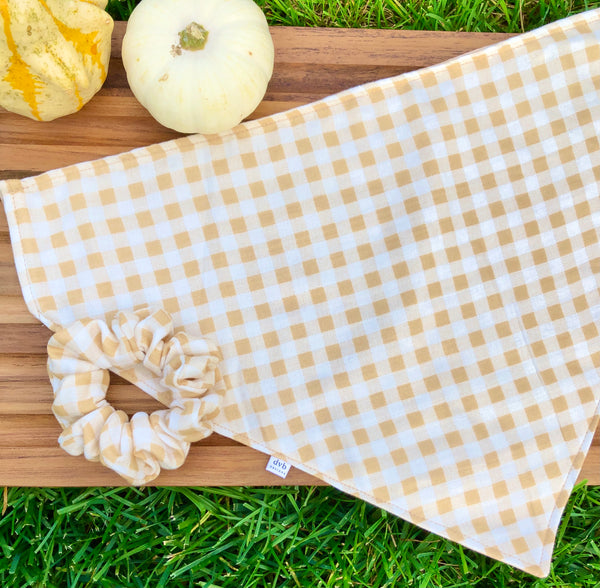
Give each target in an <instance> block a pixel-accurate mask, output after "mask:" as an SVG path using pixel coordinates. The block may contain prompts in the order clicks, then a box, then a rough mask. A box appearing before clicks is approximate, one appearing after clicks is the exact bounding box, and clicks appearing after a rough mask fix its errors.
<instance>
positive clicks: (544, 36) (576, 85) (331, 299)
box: [1, 11, 600, 576]
mask: <svg viewBox="0 0 600 588" xmlns="http://www.w3.org/2000/svg"><path fill="white" fill-rule="evenodd" d="M598 121H600V12H598V11H592V12H588V13H586V14H583V15H579V16H575V17H572V18H570V19H568V20H565V21H562V22H559V23H555V24H552V25H549V26H547V27H545V28H543V29H538V30H537V31H535V32H532V33H527V34H525V35H522V36H519V37H516V38H513V39H510V40H508V41H506V42H504V43H502V44H499V45H496V46H494V47H490V48H486V49H484V50H481V51H478V52H475V53H471V54H469V55H466V56H462V57H460V58H458V59H456V60H453V61H449V62H446V63H444V64H441V65H437V66H434V67H431V68H427V69H423V70H420V71H417V72H413V73H409V74H406V75H403V76H400V77H397V78H393V79H389V80H385V81H380V82H376V83H372V84H369V85H366V86H362V87H359V88H355V89H352V90H350V91H347V92H344V93H342V94H339V95H336V96H333V97H330V98H328V99H325V100H323V101H320V102H317V103H314V104H311V105H307V106H304V107H301V108H298V109H295V110H292V111H289V112H286V113H283V114H278V115H275V116H273V117H268V118H264V119H261V120H257V121H253V122H249V123H245V124H243V125H240V126H238V127H236V128H235V129H233V130H232V131H231V132H228V133H224V134H221V135H213V136H206V137H201V136H193V137H186V138H181V139H177V140H175V141H172V142H167V143H163V144H159V145H153V146H150V147H147V148H142V149H138V150H135V151H132V152H128V153H125V154H122V155H119V156H115V157H109V158H106V159H102V160H99V161H95V162H91V163H84V164H81V165H76V166H72V167H68V168H65V169H60V170H56V171H52V172H50V173H46V174H43V175H40V176H37V177H35V178H29V179H25V180H22V181H9V182H7V183H4V184H2V186H1V191H2V193H3V194H4V204H5V208H6V211H7V215H8V219H9V224H10V229H11V238H12V242H13V247H14V252H15V258H16V264H17V268H18V272H19V275H20V279H21V282H22V288H23V293H24V296H25V299H26V301H27V303H28V305H29V307H30V309H31V311H32V312H33V313H34V314H35V316H37V317H38V318H40V320H42V321H43V322H44V323H45V324H47V325H49V326H50V327H51V328H52V329H58V328H67V329H69V326H70V325H71V324H72V323H74V322H76V321H80V320H86V319H97V320H103V321H104V320H108V319H107V317H109V316H111V315H112V313H115V312H117V311H121V310H128V309H140V308H146V307H161V308H163V309H164V310H165V311H167V312H168V313H170V315H171V316H172V319H173V324H174V328H175V329H182V330H185V332H186V333H187V334H188V335H189V336H190V337H203V338H208V339H210V340H212V341H213V342H214V343H215V344H216V345H217V346H218V347H219V349H220V350H221V353H222V356H223V360H222V362H221V364H220V370H221V373H222V377H223V382H224V385H225V388H226V391H225V394H224V397H223V401H222V409H221V412H220V413H219V415H218V416H217V417H215V419H214V420H213V428H214V430H216V431H218V432H219V433H221V434H224V435H227V436H230V437H232V438H234V439H237V440H239V441H241V442H243V443H247V444H248V445H250V446H252V447H255V448H257V449H259V450H261V451H264V452H269V453H271V454H274V455H276V456H278V457H281V458H283V459H285V460H287V461H289V462H291V463H292V464H293V465H296V466H297V467H299V468H302V469H304V470H306V471H308V472H311V473H312V474H314V475H316V476H318V477H320V478H322V479H324V480H326V481H328V482H330V483H331V484H333V485H335V486H336V487H338V488H340V489H342V490H344V491H346V492H348V493H350V494H352V495H355V496H358V497H361V498H363V499H365V500H367V501H369V502H372V503H374V504H376V505H379V506H381V507H382V508H385V509H387V510H389V511H390V512H392V513H395V514H397V515H399V516H401V517H404V518H406V519H407V520H409V521H412V522H414V523H416V524H418V525H421V526H422V527H424V528H426V529H429V530H431V531H434V532H436V533H439V534H440V535H443V536H445V537H449V538H450V539H452V540H455V541H458V542H460V543H462V544H463V545H465V546H467V547H470V548H472V549H475V550H478V551H481V552H483V553H485V554H487V555H489V556H491V557H493V558H497V559H499V560H502V561H504V562H507V563H510V564H512V565H515V566H517V567H520V568H523V569H525V570H527V571H528V572H530V573H532V574H535V575H540V576H543V575H545V574H547V573H548V571H549V566H550V558H551V552H552V545H553V540H554V536H555V533H556V529H557V526H558V523H559V519H560V515H561V512H562V509H563V508H564V506H565V504H566V501H567V498H568V496H569V492H570V490H571V488H572V486H573V484H574V482H575V480H576V477H577V474H578V472H579V471H580V469H581V465H582V463H583V459H584V455H585V452H586V451H587V448H588V447H589V445H590V442H591V438H592V434H593V431H594V429H595V426H596V424H597V423H598V401H599V396H600V381H599V375H600V372H599V370H598V367H599V365H600V335H599V332H598V326H597V325H598V324H599V321H598V319H599V318H600V295H599V289H598V273H599V271H600V247H599V242H598V239H599V225H600V194H599V192H600V181H599V180H600V166H599V163H600V141H599V139H598V137H599V136H600V123H599V122H598ZM116 371H119V370H118V369H117V370H116ZM128 376H129V377H130V379H131V380H132V381H134V382H135V383H137V384H138V385H139V386H140V387H141V388H142V389H145V390H147V391H149V392H151V393H153V394H158V393H159V392H161V390H162V388H161V384H160V382H157V381H156V379H155V378H154V379H152V378H148V374H145V373H144V372H143V371H142V370H139V369H138V370H133V371H131V370H130V371H129V373H128Z"/></svg>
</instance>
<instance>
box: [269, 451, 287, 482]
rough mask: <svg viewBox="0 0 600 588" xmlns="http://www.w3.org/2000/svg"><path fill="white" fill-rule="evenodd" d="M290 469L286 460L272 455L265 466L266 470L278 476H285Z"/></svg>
mask: <svg viewBox="0 0 600 588" xmlns="http://www.w3.org/2000/svg"><path fill="white" fill-rule="evenodd" d="M291 469H292V466H291V465H290V464H289V463H287V461H283V460H282V459H279V458H277V457H274V456H273V455H272V456H271V457H270V458H269V463H268V464H267V468H266V470H267V472H271V473H272V474H275V475H276V476H279V477H280V478H285V477H286V476H287V475H288V472H289V471H290V470H291Z"/></svg>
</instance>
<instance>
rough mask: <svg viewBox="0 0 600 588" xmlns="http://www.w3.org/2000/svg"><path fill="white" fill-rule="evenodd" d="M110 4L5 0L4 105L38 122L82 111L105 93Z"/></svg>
mask: <svg viewBox="0 0 600 588" xmlns="http://www.w3.org/2000/svg"><path fill="white" fill-rule="evenodd" d="M106 4H107V0H0V106H2V107H4V108H5V109H7V110H10V111H12V112H16V113H18V114H22V115H24V116H28V117H29V118H33V119H35V120H53V119H55V118H58V117H60V116H65V115H67V114H71V113H73V112H76V111H77V110H79V109H80V108H81V107H82V106H83V105H84V104H85V103H86V102H88V101H89V100H90V99H91V98H92V96H94V94H96V92H98V90H99V89H100V88H101V86H102V84H103V83H104V80H105V79H106V73H107V69H108V62H109V59H110V49H111V33H112V29H113V21H112V19H111V18H110V16H109V15H108V14H107V13H106V12H105V11H104V8H105V7H106Z"/></svg>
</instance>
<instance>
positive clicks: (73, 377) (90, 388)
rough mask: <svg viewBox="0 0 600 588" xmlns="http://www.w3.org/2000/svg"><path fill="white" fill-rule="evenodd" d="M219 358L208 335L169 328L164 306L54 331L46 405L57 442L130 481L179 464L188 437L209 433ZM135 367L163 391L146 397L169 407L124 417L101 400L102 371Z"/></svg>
mask: <svg viewBox="0 0 600 588" xmlns="http://www.w3.org/2000/svg"><path fill="white" fill-rule="evenodd" d="M220 359H221V357H220V353H219V350H218V348H217V346H216V345H215V344H214V343H213V342H211V341H210V340H208V339H204V338H191V337H189V336H188V335H187V334H186V333H185V332H183V331H179V332H176V333H175V332H174V330H173V323H172V320H171V317H170V315H169V314H168V313H167V312H165V311H164V310H154V311H152V310H149V309H144V310H139V311H135V312H133V311H130V312H125V311H123V312H119V313H117V314H116V315H115V316H114V318H113V319H112V321H110V325H109V324H107V323H106V322H104V321H102V320H99V319H87V320H80V321H76V322H74V323H72V324H70V325H69V326H67V327H65V328H63V329H61V330H59V331H57V332H56V333H55V334H54V335H53V336H52V337H51V339H50V341H49V342H48V373H49V376H50V381H51V383H52V388H53V390H54V403H53V405H52V411H53V413H54V415H55V416H56V418H57V420H58V421H59V423H60V424H61V426H62V428H63V432H62V434H61V435H60V437H59V440H58V441H59V444H60V446H61V447H62V448H63V449H64V450H65V451H67V453H69V454H71V455H82V454H83V455H84V456H85V457H86V459H88V460H90V461H100V462H101V463H102V464H103V465H105V466H107V467H108V468H110V469H112V470H114V471H115V472H117V473H118V474H119V475H121V476H122V477H123V478H125V479H126V480H127V481H128V482H129V483H130V484H133V485H141V484H145V483H147V482H149V481H151V480H153V479H154V478H156V477H157V476H158V474H159V473H160V470H161V468H165V469H175V468H177V467H179V466H180V465H181V464H182V463H183V462H184V461H185V458H186V456H187V454H188V451H189V447H190V443H191V442H193V441H198V440H200V439H203V438H204V437H207V436H208V435H210V434H211V433H212V429H211V428H210V424H209V423H210V420H211V419H213V418H214V417H215V416H216V415H217V414H218V412H219V404H220V400H221V395H222V391H223V390H222V388H223V386H222V380H221V379H220V375H219V371H218V363H219V361H220ZM140 366H143V368H145V369H147V370H149V371H150V372H151V373H152V375H153V376H154V377H156V378H158V379H159V381H160V385H161V386H162V388H163V391H157V393H156V394H152V396H154V397H155V398H156V399H157V400H159V401H160V402H162V403H163V404H165V405H166V406H168V407H169V408H168V409H166V410H157V411H155V412H153V413H151V414H150V415H148V414H146V413H143V412H138V413H136V414H134V415H133V416H132V417H131V420H130V419H129V417H128V416H127V414H126V413H125V412H123V411H121V410H116V409H115V408H113V407H112V406H111V405H110V404H109V403H108V401H107V400H106V391H107V389H108V385H109V381H110V375H109V372H108V370H109V369H112V370H114V371H118V372H119V373H121V374H123V372H126V371H127V370H130V369H134V368H139V367H140Z"/></svg>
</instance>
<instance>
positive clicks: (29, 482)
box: [0, 22, 600, 487]
mask: <svg viewBox="0 0 600 588" xmlns="http://www.w3.org/2000/svg"><path fill="white" fill-rule="evenodd" d="M124 31H125V23H122V22H119V23H116V26H115V31H114V34H113V54H112V59H111V63H110V69H109V75H108V79H107V80H106V83H105V85H104V87H103V88H102V90H101V91H100V93H99V94H98V95H97V96H95V97H94V99H93V100H92V101H91V102H90V103H89V104H87V105H86V106H85V107H84V108H83V109H82V110H81V111H80V112H78V113H77V114H74V115H71V116H69V117H65V118H62V119H59V120H57V121H53V122H49V123H40V122H35V121H31V120H29V119H26V118H23V117H19V116H16V115H14V114H11V113H8V112H6V111H4V110H2V109H0V178H2V179H5V178H22V177H26V176H30V175H34V174H36V173H40V172H43V171H47V170H49V169H52V168H56V167H61V166H64V165H69V164H72V163H77V162H80V161H85V160H88V159H95V158H99V157H103V156H106V155H110V154H114V153H119V152H122V151H126V150H129V149H132V148H134V147H140V146H144V145H149V144H151V143H155V142H159V141H165V140H168V139H172V138H174V137H177V136H178V134H177V133H175V132H174V131H170V130H169V129H166V128H164V127H161V126H160V125H159V124H158V123H156V122H155V121H154V120H153V119H152V118H151V117H150V115H149V114H148V113H147V112H146V111H145V110H144V109H143V108H142V107H141V106H140V105H139V103H138V102H137V101H136V99H135V98H134V97H133V95H132V94H131V92H130V90H129V88H128V85H127V78H126V75H125V71H124V69H123V64H122V62H121V55H120V48H121V41H122V38H123V34H124ZM271 32H272V35H273V40H274V43H275V71H274V74H273V78H272V80H271V83H270V84H269V88H268V90H267V94H266V96H265V98H264V100H263V102H262V103H261V104H260V106H259V107H258V109H257V110H256V111H255V112H254V113H253V115H252V117H251V118H257V117H261V116H264V115H268V114H272V113H274V112H278V111H282V110H286V109H288V108H292V107H295V106H298V105H301V104H305V103H308V102H311V101H314V100H317V99H320V98H323V97H325V96H328V95H330V94H333V93H335V92H339V91H341V90H344V89H346V88H349V87H352V86H355V85H358V84H361V83H364V82H369V81H373V80H377V79H381V78H384V77H389V76H394V75H398V74H402V73H404V72H407V71H410V70H414V69H417V68H421V67H426V66H428V65H432V64H434V63H438V62H441V61H444V60H446V59H449V58H452V57H455V56H457V55H460V54H463V53H466V52H469V51H472V50H475V49H478V48H480V47H483V46H485V45H489V44H492V43H496V42H498V41H501V40H503V39H505V38H507V37H508V35H501V34H472V33H468V34H467V33H432V32H418V31H373V30H355V29H352V30H346V29H306V28H293V27H275V28H272V29H271ZM0 332H1V333H2V335H1V336H0V485H7V486H38V487H39V486H115V485H122V484H123V481H122V479H121V478H120V477H118V476H117V475H116V474H114V473H112V472H111V471H109V470H107V469H106V468H104V467H102V466H100V465H99V464H94V463H90V462H87V461H86V460H85V459H84V458H83V457H70V456H68V455H67V454H66V453H65V452H63V451H62V449H60V448H59V447H58V444H57V437H58V435H59V433H60V427H59V425H58V423H57V422H56V421H55V420H54V417H53V416H52V413H51V403H52V390H51V387H50V383H49V381H48V376H47V373H46V355H45V353H46V343H47V341H48V339H49V337H50V335H51V333H50V331H48V329H46V328H45V327H44V326H42V325H41V324H40V323H39V322H38V321H37V320H36V319H34V318H33V316H31V315H30V314H29V312H28V310H27V308H26V306H25V303H24V301H23V297H22V294H21V290H20V287H19V283H18V279H17V274H16V271H15V266H14V260H13V255H12V250H11V247H10V240H9V235H8V227H7V223H6V218H5V216H4V212H3V211H1V210H0ZM108 395H109V400H110V402H112V403H113V404H114V405H115V406H116V407H117V408H121V409H123V410H125V411H126V412H128V413H129V414H132V413H133V412H136V411H139V410H142V411H152V410H155V409H157V408H161V405H159V404H158V403H157V402H156V401H154V400H153V399H152V398H150V397H148V396H147V395H145V394H143V393H142V392H141V391H140V390H138V389H137V388H135V387H134V386H132V385H130V384H128V383H127V382H126V381H124V380H122V379H120V378H118V377H116V376H115V377H113V378H112V381H111V387H110V389H109V394H108ZM267 459H268V458H267V456H265V455H263V454H261V453H259V452H257V451H255V450H253V449H250V448H247V447H245V446H243V445H240V444H238V443H236V442H234V441H231V440H229V439H226V438H224V437H221V436H219V435H216V434H215V435H212V436H211V437H209V438H208V439H206V440H204V441H202V442H198V443H194V444H193V445H192V448H191V451H190V455H189V456H188V459H187V461H186V463H185V464H184V465H183V466H182V467H181V468H180V469H178V470H175V471H168V472H163V473H161V475H160V476H159V477H158V478H157V479H156V480H155V481H154V482H153V485H186V486H216V485H240V486H241V485H246V486H261V485H280V484H286V485H288V484H289V485H295V484H322V483H323V482H321V481H319V480H317V479H316V478H314V477H312V476H310V475H308V474H305V473H303V472H301V471H299V470H297V469H295V468H293V469H292V471H291V472H290V474H289V475H288V477H287V478H286V479H285V480H282V479H280V478H278V477H276V476H274V475H273V474H270V473H268V472H266V471H265V465H266V462H267ZM581 478H585V479H587V480H588V481H589V482H590V483H593V484H600V437H599V436H598V434H596V437H595V439H594V443H593V446H592V449H591V450H590V453H589V455H588V458H587V460H586V462H585V465H584V469H583V473H582V476H581Z"/></svg>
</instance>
